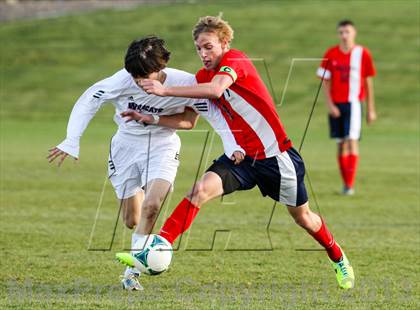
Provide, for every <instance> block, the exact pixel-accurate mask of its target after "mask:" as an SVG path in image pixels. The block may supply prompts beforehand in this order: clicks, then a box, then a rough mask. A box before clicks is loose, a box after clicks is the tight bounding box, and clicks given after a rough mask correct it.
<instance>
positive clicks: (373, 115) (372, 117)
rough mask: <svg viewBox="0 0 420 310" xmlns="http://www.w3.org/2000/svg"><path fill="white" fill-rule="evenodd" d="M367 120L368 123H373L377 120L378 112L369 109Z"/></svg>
mask: <svg viewBox="0 0 420 310" xmlns="http://www.w3.org/2000/svg"><path fill="white" fill-rule="evenodd" d="M366 121H367V123H368V125H371V124H372V123H373V122H374V121H376V112H375V111H368V112H367V114H366Z"/></svg>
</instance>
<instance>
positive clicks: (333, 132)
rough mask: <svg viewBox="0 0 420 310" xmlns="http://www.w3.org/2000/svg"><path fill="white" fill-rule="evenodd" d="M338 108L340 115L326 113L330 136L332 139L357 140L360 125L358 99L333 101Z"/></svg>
mask: <svg viewBox="0 0 420 310" xmlns="http://www.w3.org/2000/svg"><path fill="white" fill-rule="evenodd" d="M335 106H336V107H337V108H338V109H339V110H340V116H339V117H337V118H335V117H332V116H331V115H328V119H329V123H330V137H331V138H334V139H339V140H342V139H352V140H359V139H360V133H361V127H362V106H361V103H360V102H358V101H355V102H346V103H335Z"/></svg>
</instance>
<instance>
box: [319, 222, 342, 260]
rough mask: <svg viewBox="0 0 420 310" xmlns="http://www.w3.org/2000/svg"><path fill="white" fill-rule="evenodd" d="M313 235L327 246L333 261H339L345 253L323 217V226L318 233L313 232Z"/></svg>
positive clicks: (326, 248)
mask: <svg viewBox="0 0 420 310" xmlns="http://www.w3.org/2000/svg"><path fill="white" fill-rule="evenodd" d="M311 235H312V237H314V239H315V240H316V241H318V242H319V244H320V245H322V246H323V247H324V248H325V250H326V251H327V254H328V256H329V257H330V259H331V260H332V261H333V262H338V261H339V260H340V259H341V257H342V256H343V253H342V252H341V249H340V247H339V246H338V244H337V243H336V242H335V240H334V237H333V236H332V235H331V233H330V232H329V230H328V228H327V226H326V225H325V223H324V221H323V220H322V218H321V228H320V229H319V230H318V231H317V232H316V233H313V234H311Z"/></svg>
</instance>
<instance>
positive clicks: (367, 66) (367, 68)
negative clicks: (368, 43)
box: [362, 48, 376, 78]
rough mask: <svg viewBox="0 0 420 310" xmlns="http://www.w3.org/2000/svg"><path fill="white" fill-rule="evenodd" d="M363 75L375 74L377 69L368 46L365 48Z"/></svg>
mask: <svg viewBox="0 0 420 310" xmlns="http://www.w3.org/2000/svg"><path fill="white" fill-rule="evenodd" d="M362 65H363V77H364V78H366V77H369V76H375V74H376V69H375V66H374V64H373V60H372V56H371V54H370V51H369V50H368V49H366V48H364V49H363V63H362Z"/></svg>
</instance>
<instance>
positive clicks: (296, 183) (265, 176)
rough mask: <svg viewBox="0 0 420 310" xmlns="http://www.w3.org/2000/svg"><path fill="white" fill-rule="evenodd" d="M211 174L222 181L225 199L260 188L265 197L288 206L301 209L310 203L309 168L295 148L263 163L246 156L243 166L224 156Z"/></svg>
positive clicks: (214, 165) (213, 167)
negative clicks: (235, 193) (238, 192)
mask: <svg viewBox="0 0 420 310" xmlns="http://www.w3.org/2000/svg"><path fill="white" fill-rule="evenodd" d="M207 171H212V172H215V173H217V174H218V175H219V176H220V177H221V179H222V182H223V189H224V193H223V195H227V194H230V193H232V192H234V191H237V190H248V189H251V188H253V187H255V186H256V185H257V186H258V187H259V189H260V191H261V193H262V195H263V196H269V197H271V198H272V199H274V200H275V201H278V202H280V203H283V204H285V205H287V206H293V207H295V206H300V205H302V204H304V203H306V202H307V201H308V195H307V193H306V188H305V183H304V177H305V164H304V163H303V160H302V157H300V155H299V153H298V152H297V151H296V150H295V149H294V148H290V149H289V150H287V151H285V152H283V153H281V154H279V155H277V156H274V157H270V158H266V159H260V160H254V159H253V158H252V157H249V156H245V159H244V160H243V161H242V162H241V163H240V164H239V165H235V164H234V163H233V161H232V160H230V159H229V158H228V157H227V156H226V155H222V156H220V157H219V158H218V159H217V160H215V161H214V162H213V164H212V165H211V166H210V167H209V169H207Z"/></svg>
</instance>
